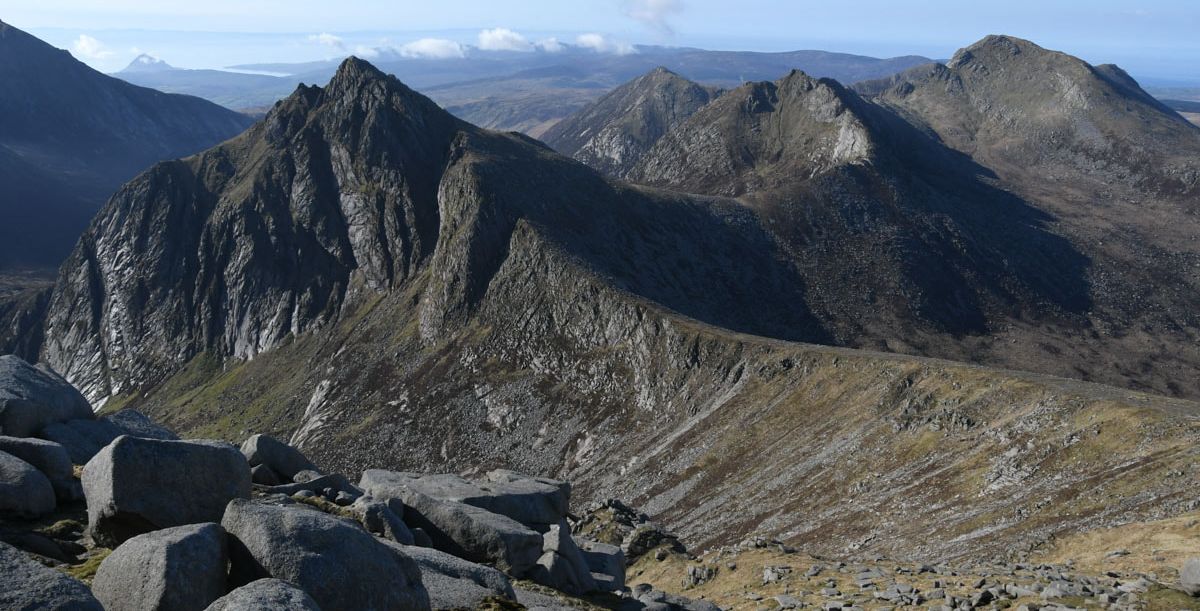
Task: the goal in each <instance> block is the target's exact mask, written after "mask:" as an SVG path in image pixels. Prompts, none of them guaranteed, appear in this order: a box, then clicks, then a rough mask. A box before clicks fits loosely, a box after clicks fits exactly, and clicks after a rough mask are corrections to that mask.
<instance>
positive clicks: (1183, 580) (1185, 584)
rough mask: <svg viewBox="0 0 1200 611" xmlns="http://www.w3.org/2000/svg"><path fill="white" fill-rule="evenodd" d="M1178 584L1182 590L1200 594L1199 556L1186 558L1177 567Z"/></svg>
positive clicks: (1195, 594) (1193, 594)
mask: <svg viewBox="0 0 1200 611" xmlns="http://www.w3.org/2000/svg"><path fill="white" fill-rule="evenodd" d="M1179 585H1180V586H1181V587H1182V588H1183V591H1184V592H1187V593H1188V594H1190V595H1192V596H1200V558H1188V560H1187V562H1184V563H1183V568H1181V569H1179Z"/></svg>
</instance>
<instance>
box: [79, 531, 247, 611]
mask: <svg viewBox="0 0 1200 611" xmlns="http://www.w3.org/2000/svg"><path fill="white" fill-rule="evenodd" d="M228 562H229V554H228V544H227V542H226V538H225V531H224V530H222V529H221V527H220V526H218V525H216V524H212V523H208V524H193V525H188V526H176V527H173V528H164V529H162V530H155V531H151V532H148V533H146V534H143V535H138V536H136V537H134V538H132V539H129V540H128V541H126V542H124V543H122V544H121V545H120V546H119V547H117V548H116V549H115V550H114V551H113V553H112V554H109V556H108V557H107V558H105V559H104V561H103V562H101V563H100V568H99V570H97V571H96V576H95V578H94V579H93V580H92V592H93V593H94V594H95V595H96V598H97V599H99V600H100V602H101V603H102V604H103V605H104V608H105V609H106V611H121V610H128V611H150V610H156V611H176V610H178V611H193V610H194V611H203V610H204V609H206V608H207V607H208V606H209V603H212V602H214V601H215V600H217V599H218V598H220V597H222V596H224V595H225V591H226V572H227V569H226V565H227V563H228Z"/></svg>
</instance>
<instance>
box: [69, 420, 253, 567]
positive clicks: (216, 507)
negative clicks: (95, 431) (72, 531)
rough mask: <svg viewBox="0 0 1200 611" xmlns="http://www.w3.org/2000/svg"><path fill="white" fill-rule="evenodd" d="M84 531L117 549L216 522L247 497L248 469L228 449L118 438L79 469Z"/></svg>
mask: <svg viewBox="0 0 1200 611" xmlns="http://www.w3.org/2000/svg"><path fill="white" fill-rule="evenodd" d="M82 479H83V491H84V495H85V496H86V498H87V509H88V533H89V534H90V535H91V536H92V538H93V539H95V540H96V541H97V542H99V543H102V544H106V545H116V544H118V543H120V542H122V541H125V540H126V539H129V538H130V537H133V536H136V535H139V534H142V533H145V532H150V531H152V530H156V529H159V528H166V527H168V526H181V525H184V524H197V523H201V522H217V521H220V519H221V516H222V514H223V513H224V511H225V506H226V505H227V504H228V503H229V501H230V500H232V499H235V498H249V496H250V465H248V464H247V463H246V459H245V457H243V456H242V453H241V452H240V451H238V449H237V448H236V447H234V446H232V445H229V444H227V443H223V442H216V441H164V440H157V439H141V438H138V437H129V436H121V437H118V438H117V439H116V441H113V442H112V443H111V444H109V445H108V446H107V447H105V448H104V449H103V450H101V451H100V453H98V454H96V456H95V457H94V458H92V460H90V461H88V463H87V465H85V466H84V468H83V478H82Z"/></svg>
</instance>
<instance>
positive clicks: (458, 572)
mask: <svg viewBox="0 0 1200 611" xmlns="http://www.w3.org/2000/svg"><path fill="white" fill-rule="evenodd" d="M385 543H386V544H387V545H388V546H389V547H391V548H392V549H395V550H397V551H398V552H400V553H402V554H404V555H405V556H407V557H409V558H411V559H412V560H413V561H415V562H416V563H417V566H418V567H419V568H420V569H421V582H422V583H424V584H425V589H426V591H428V592H429V602H430V604H431V605H432V606H433V608H434V609H475V608H477V607H478V606H479V603H481V602H482V601H483V600H484V599H486V598H491V597H497V596H499V597H503V598H507V599H509V600H513V601H515V600H516V599H517V597H516V594H515V593H514V592H513V588H512V584H511V583H510V582H509V580H508V577H507V576H506V575H505V574H504V573H501V572H500V571H497V570H496V569H493V568H492V567H489V566H483V565H482V564H475V563H474V562H468V561H466V560H463V559H462V558H458V557H456V556H452V555H450V554H447V553H445V552H439V551H437V550H435V549H429V548H425V547H414V546H409V545H400V544H398V543H392V542H390V541H388V542H385Z"/></svg>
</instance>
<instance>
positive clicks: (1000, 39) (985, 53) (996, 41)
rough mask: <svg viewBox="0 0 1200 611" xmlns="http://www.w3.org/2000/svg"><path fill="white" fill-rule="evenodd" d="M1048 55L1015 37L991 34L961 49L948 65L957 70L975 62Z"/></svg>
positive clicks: (1039, 48) (1032, 44) (1033, 45)
mask: <svg viewBox="0 0 1200 611" xmlns="http://www.w3.org/2000/svg"><path fill="white" fill-rule="evenodd" d="M1042 53H1047V51H1046V49H1043V48H1042V47H1039V46H1038V45H1036V44H1034V43H1032V42H1030V41H1028V40H1024V39H1021V38H1017V37H1015V36H1006V35H1002V34H991V35H988V36H985V37H984V38H983V39H981V40H980V41H979V42H976V43H975V44H973V45H970V46H968V47H964V48H962V49H959V50H958V52H957V53H955V54H954V57H953V58H951V60H950V62H949V63H948V64H947V65H948V66H949V67H951V68H957V67H960V66H963V65H965V64H968V63H970V62H973V61H981V62H985V63H988V62H993V61H1007V60H1010V59H1011V58H1013V57H1016V56H1018V55H1022V54H1033V55H1038V54H1042Z"/></svg>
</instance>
